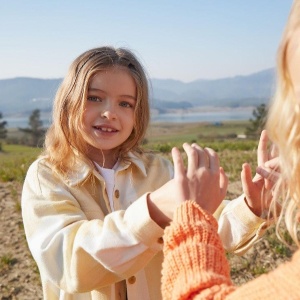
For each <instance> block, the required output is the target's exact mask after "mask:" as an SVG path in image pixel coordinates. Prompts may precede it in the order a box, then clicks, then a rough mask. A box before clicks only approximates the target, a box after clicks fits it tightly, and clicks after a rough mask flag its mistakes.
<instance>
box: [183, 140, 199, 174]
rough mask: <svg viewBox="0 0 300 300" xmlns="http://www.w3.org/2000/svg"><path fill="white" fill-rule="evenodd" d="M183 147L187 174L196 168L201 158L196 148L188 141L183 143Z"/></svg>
mask: <svg viewBox="0 0 300 300" xmlns="http://www.w3.org/2000/svg"><path fill="white" fill-rule="evenodd" d="M183 149H184V151H185V152H186V155H187V157H188V166H187V174H189V173H193V172H195V170H196V169H197V168H198V165H199V159H201V158H200V157H199V153H198V150H197V149H196V148H194V147H192V146H191V145H190V144H188V143H184V144H183Z"/></svg>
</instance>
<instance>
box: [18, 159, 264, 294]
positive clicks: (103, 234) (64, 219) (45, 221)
mask: <svg viewBox="0 0 300 300" xmlns="http://www.w3.org/2000/svg"><path fill="white" fill-rule="evenodd" d="M145 155H147V156H148V159H147V163H145V162H143V161H142V160H140V159H138V158H137V157H135V156H134V155H131V161H130V162H127V163H126V162H123V163H120V164H119V166H118V168H117V170H116V175H115V187H114V208H115V211H114V212H111V209H110V205H109V200H108V197H107V194H106V190H105V182H104V179H103V177H102V176H101V175H100V174H99V173H98V172H97V170H96V169H91V168H90V167H89V166H88V165H87V164H85V163H83V162H78V164H77V166H76V167H75V168H74V171H73V172H72V174H69V176H68V179H67V180H64V179H63V178H62V177H61V176H59V175H58V174H57V173H55V172H54V171H53V170H52V168H51V166H49V165H48V164H47V163H46V161H45V159H43V158H39V159H38V160H36V161H35V162H34V163H33V164H32V165H31V166H30V168H29V170H28V172H27V176H26V179H25V182H24V186H23V192H22V217H23V222H24V228H25V234H26V238H27V242H28V245H29V248H30V251H31V253H32V255H33V257H34V259H35V261H36V263H37V265H38V268H39V271H40V276H41V281H42V286H43V294H44V299H45V300H50V299H51V300H52V299H60V300H62V299H64V300H81V299H82V300H96V299H101V300H108V299H110V300H115V299H122V300H123V299H126V291H127V297H128V300H141V299H143V300H159V299H161V291H160V281H161V265H162V261H163V254H162V243H163V240H162V236H163V229H162V228H161V227H159V226H158V225H157V224H156V223H155V222H154V221H153V220H152V219H151V218H150V215H149V212H148V207H147V194H148V193H150V192H152V191H154V190H155V189H157V188H159V187H161V186H162V185H163V184H164V183H166V182H167V181H169V180H170V179H171V178H172V177H173V167H172V165H171V163H170V162H169V161H168V160H166V159H163V158H161V157H159V156H157V155H153V154H145ZM174 197H176V195H174ZM215 216H216V217H217V218H219V221H220V223H219V224H220V235H221V237H222V239H223V243H224V246H225V247H226V248H227V249H228V250H230V251H233V252H236V253H243V252H245V251H246V250H247V249H248V248H249V247H251V245H252V244H253V243H254V242H255V241H256V240H257V239H259V238H260V236H261V235H262V234H263V233H264V231H265V227H266V226H265V221H264V220H263V219H260V218H258V217H256V216H255V215H254V214H253V213H252V212H251V211H250V210H249V208H248V207H247V205H246V204H245V202H244V200H243V197H242V196H241V197H240V199H237V200H234V201H224V202H223V203H222V205H221V206H220V207H219V209H218V210H217V212H216V213H215ZM232 226H233V227H234V228H232Z"/></svg>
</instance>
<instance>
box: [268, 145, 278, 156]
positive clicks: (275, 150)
mask: <svg viewBox="0 0 300 300" xmlns="http://www.w3.org/2000/svg"><path fill="white" fill-rule="evenodd" d="M278 155H279V151H278V148H277V147H276V145H274V144H272V145H271V151H270V156H269V160H270V159H272V158H275V157H277V156H278Z"/></svg>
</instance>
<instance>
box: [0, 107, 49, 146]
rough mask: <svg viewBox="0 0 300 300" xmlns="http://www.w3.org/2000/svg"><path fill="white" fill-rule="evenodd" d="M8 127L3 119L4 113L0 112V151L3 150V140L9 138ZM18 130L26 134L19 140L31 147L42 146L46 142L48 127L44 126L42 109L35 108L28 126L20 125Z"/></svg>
mask: <svg viewBox="0 0 300 300" xmlns="http://www.w3.org/2000/svg"><path fill="white" fill-rule="evenodd" d="M6 127H7V122H6V121H5V120H3V115H2V113H1V112H0V151H2V142H3V141H5V140H6V139H7V128H6ZM18 130H19V131H20V132H22V133H23V134H24V135H23V138H22V139H20V140H19V143H20V144H23V145H26V146H31V147H41V146H42V145H43V142H44V138H45V133H46V129H45V128H44V127H43V121H42V120H41V112H40V110H39V109H35V110H33V111H32V113H31V115H30V117H29V120H28V127H26V128H20V127H19V128H18Z"/></svg>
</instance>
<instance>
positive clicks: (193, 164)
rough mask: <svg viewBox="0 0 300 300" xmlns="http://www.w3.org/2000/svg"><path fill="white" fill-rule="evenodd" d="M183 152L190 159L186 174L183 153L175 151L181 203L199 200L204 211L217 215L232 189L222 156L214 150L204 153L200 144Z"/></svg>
mask: <svg viewBox="0 0 300 300" xmlns="http://www.w3.org/2000/svg"><path fill="white" fill-rule="evenodd" d="M183 148H184V150H185V152H186V153H187V156H188V166H187V169H186V170H185V168H184V165H183V160H182V157H181V155H180V152H179V150H178V149H177V148H173V149H172V157H173V161H174V180H175V181H176V183H177V195H178V197H179V198H180V199H181V201H184V200H195V201H196V202H197V203H198V204H199V205H200V206H201V207H202V208H203V209H205V210H207V211H208V212H210V213H214V211H215V210H216V209H217V208H218V206H219V205H220V203H221V201H222V200H223V199H224V197H225V195H226V191H227V185H228V179H227V177H226V175H225V173H224V170H223V168H220V164H219V158H218V155H217V153H216V152H214V151H213V150H212V149H210V148H205V149H202V148H201V147H200V146H198V145H197V144H193V145H192V146H190V145H189V144H184V145H183Z"/></svg>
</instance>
